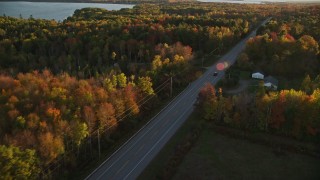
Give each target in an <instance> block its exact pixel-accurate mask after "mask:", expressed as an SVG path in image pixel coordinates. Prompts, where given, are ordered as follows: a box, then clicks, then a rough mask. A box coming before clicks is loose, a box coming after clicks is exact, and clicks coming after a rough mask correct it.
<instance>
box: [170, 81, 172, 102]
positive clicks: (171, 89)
mask: <svg viewBox="0 0 320 180" xmlns="http://www.w3.org/2000/svg"><path fill="white" fill-rule="evenodd" d="M170 97H172V76H171V77H170Z"/></svg>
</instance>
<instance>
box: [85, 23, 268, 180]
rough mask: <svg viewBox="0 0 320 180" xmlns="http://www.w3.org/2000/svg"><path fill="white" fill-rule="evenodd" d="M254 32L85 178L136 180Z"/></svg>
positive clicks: (221, 75)
mask: <svg viewBox="0 0 320 180" xmlns="http://www.w3.org/2000/svg"><path fill="white" fill-rule="evenodd" d="M268 20H269V19H267V20H265V21H264V22H263V23H262V24H265V23H266V22H267V21H268ZM255 33H256V31H253V32H252V33H251V34H250V35H249V36H248V37H246V38H245V39H243V40H242V41H241V42H239V43H238V44H237V45H236V46H235V47H234V48H233V49H232V50H230V51H229V52H228V53H227V54H226V55H224V56H223V57H222V58H221V59H220V60H219V61H218V62H217V63H216V64H215V65H213V66H211V67H210V68H209V69H208V70H207V71H206V72H205V73H204V74H203V75H202V76H201V77H200V78H199V79H198V80H196V81H194V82H193V83H191V84H190V85H189V86H188V87H187V88H186V89H185V90H184V91H183V92H182V93H180V94H179V95H178V96H177V97H176V98H175V99H174V100H172V101H171V102H170V103H169V104H168V105H167V106H166V107H165V108H164V109H162V110H161V112H160V113H158V114H157V115H156V116H155V117H153V119H152V120H151V121H150V122H149V123H148V124H147V125H145V126H144V127H143V128H141V129H140V130H139V131H138V132H137V133H136V134H135V135H134V136H133V137H131V138H130V139H129V140H128V141H127V142H126V143H125V144H124V145H123V146H121V147H120V148H119V149H118V150H117V151H116V152H115V153H113V154H112V155H111V156H110V157H109V158H108V159H107V160H106V161H105V162H103V163H102V164H101V165H100V166H99V167H98V168H97V169H96V170H94V171H93V172H92V173H91V174H90V175H89V176H88V177H87V178H86V179H108V180H111V179H115V180H118V179H136V178H137V177H138V176H139V174H140V173H141V172H142V171H143V170H144V169H145V167H146V166H147V165H148V164H149V163H150V161H151V160H152V159H153V158H154V157H155V156H156V155H157V153H158V152H159V151H160V150H161V149H162V147H163V146H164V145H165V144H166V142H168V140H169V139H170V138H171V137H172V136H173V135H174V133H175V132H176V131H177V130H178V128H179V127H180V126H181V125H182V124H183V123H184V122H185V120H186V119H187V118H188V117H189V115H190V114H191V113H192V111H193V105H194V103H195V101H196V99H197V95H198V93H199V90H200V88H201V87H203V86H204V85H205V84H206V83H208V82H210V83H212V84H216V83H217V81H219V80H220V79H221V78H222V77H223V76H224V71H219V74H218V75H217V76H213V73H214V72H215V71H218V70H217V68H216V65H217V64H218V63H224V64H226V63H227V64H228V65H229V66H230V65H232V64H233V63H234V62H235V60H236V57H237V56H238V54H239V53H240V52H241V51H242V50H243V48H244V47H245V42H246V41H247V40H248V38H250V37H252V36H254V35H255Z"/></svg>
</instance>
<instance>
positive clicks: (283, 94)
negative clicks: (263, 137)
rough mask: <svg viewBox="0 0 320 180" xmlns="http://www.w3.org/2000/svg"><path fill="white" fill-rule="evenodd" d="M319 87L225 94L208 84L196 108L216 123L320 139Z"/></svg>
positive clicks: (310, 139)
mask: <svg viewBox="0 0 320 180" xmlns="http://www.w3.org/2000/svg"><path fill="white" fill-rule="evenodd" d="M319 88H320V86H318V87H317V89H316V90H314V91H313V92H312V93H311V94H310V95H307V94H306V93H305V92H303V91H297V90H293V89H292V90H282V91H280V92H269V93H267V94H259V95H255V94H247V93H244V94H240V95H235V96H231V97H223V96H222V95H221V94H217V93H216V90H215V88H214V87H213V86H212V85H210V84H207V85H206V86H205V87H203V88H202V89H201V91H200V93H199V96H198V105H197V108H198V110H199V111H200V112H201V114H202V115H203V118H204V119H206V120H207V121H209V122H214V123H215V124H219V125H225V126H230V127H235V128H240V129H244V130H247V131H252V132H256V131H263V132H269V133H274V134H277V135H284V136H287V137H294V138H297V139H300V140H308V141H313V142H319V139H320V118H319V117H320V89H319Z"/></svg>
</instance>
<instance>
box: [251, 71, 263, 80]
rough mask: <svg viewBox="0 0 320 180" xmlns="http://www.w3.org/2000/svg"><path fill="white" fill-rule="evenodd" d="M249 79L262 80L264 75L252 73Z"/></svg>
mask: <svg viewBox="0 0 320 180" xmlns="http://www.w3.org/2000/svg"><path fill="white" fill-rule="evenodd" d="M251 77H252V78H254V79H261V80H263V79H264V75H263V74H262V73H260V72H256V73H252V76H251Z"/></svg>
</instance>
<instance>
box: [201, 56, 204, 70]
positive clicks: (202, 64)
mask: <svg viewBox="0 0 320 180" xmlns="http://www.w3.org/2000/svg"><path fill="white" fill-rule="evenodd" d="M203 61H204V57H202V61H201V62H202V65H201V67H202V68H203Z"/></svg>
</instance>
